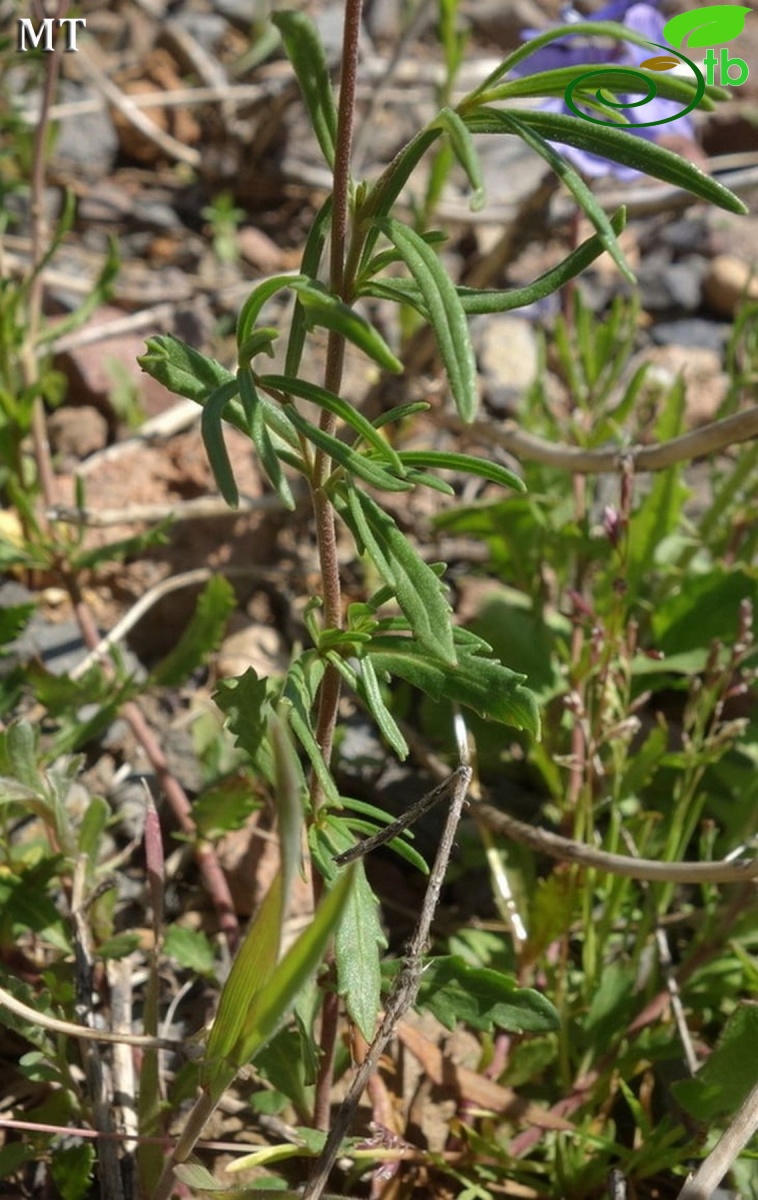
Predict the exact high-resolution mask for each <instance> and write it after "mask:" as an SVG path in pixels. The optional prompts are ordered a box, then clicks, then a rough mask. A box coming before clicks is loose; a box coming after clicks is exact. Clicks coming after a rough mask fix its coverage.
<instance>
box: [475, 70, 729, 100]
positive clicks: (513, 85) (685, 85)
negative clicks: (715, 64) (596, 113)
mask: <svg viewBox="0 0 758 1200" xmlns="http://www.w3.org/2000/svg"><path fill="white" fill-rule="evenodd" d="M621 70H624V71H625V75H626V76H627V78H625V79H624V87H623V92H624V93H625V94H626V93H627V92H629V93H635V92H643V93H644V92H647V91H649V83H655V88H656V93H657V95H658V96H660V97H662V98H663V99H665V100H679V101H681V102H682V103H683V104H686V103H687V102H688V101H689V100H691V99H692V94H693V92H694V91H695V87H694V85H693V84H692V83H690V82H689V80H686V79H680V78H679V77H678V76H677V75H663V74H660V73H657V74H655V78H653V75H652V74H651V73H649V72H647V71H645V70H644V69H643V68H641V67H630V68H628V70H627V69H626V68H622V67H610V68H608V69H606V68H604V67H603V66H602V64H600V63H585V64H583V65H582V64H579V65H575V66H570V67H558V68H557V69H556V70H553V71H539V72H537V73H536V74H535V75H523V76H521V77H519V78H517V79H511V80H509V82H508V83H502V84H500V85H499V87H496V88H493V89H492V91H488V92H487V95H486V96H483V97H482V104H491V103H492V102H493V101H495V100H515V99H517V98H518V99H529V98H531V97H535V98H538V97H543V96H563V95H564V94H565V92H566V88H567V87H570V85H571V84H572V83H573V82H574V80H575V79H576V78H577V77H578V76H580V75H584V74H587V73H589V72H592V80H591V82H588V83H587V87H588V88H591V89H592V91H593V92H595V91H596V90H597V89H598V88H607V89H610V90H611V91H613V90H616V91H620V90H622V89H621V88H620V87H619V86H618V83H619V75H618V72H619V71H621ZM648 81H649V82H648ZM726 95H727V93H726V92H725V91H724V89H723V88H717V87H708V88H706V91H705V94H704V96H703V97H702V99H701V100H700V102H699V104H698V108H701V109H703V110H708V111H710V110H712V109H713V108H715V104H714V100H716V99H725V98H726Z"/></svg>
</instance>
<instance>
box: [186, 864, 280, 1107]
mask: <svg viewBox="0 0 758 1200" xmlns="http://www.w3.org/2000/svg"><path fill="white" fill-rule="evenodd" d="M283 917H284V890H283V885H282V876H281V874H277V876H276V878H275V879H274V882H273V883H272V884H271V887H270V888H269V890H268V892H267V893H266V896H265V898H264V900H263V903H262V904H261V906H260V908H259V909H258V912H257V914H256V916H255V918H254V919H253V921H252V922H251V924H250V928H249V929H248V931H247V934H246V936H245V940H244V941H243V943H242V945H241V946H240V948H239V950H238V952H237V954H236V956H235V959H234V962H233V963H232V969H231V971H230V972H229V975H228V976H227V979H226V983H225V984H224V986H223V988H222V989H221V996H220V999H219V1003H218V1010H217V1012H216V1016H215V1019H214V1021H213V1025H212V1027H211V1031H210V1033H209V1035H208V1042H207V1045H206V1053H205V1058H204V1060H203V1063H202V1066H201V1069H200V1082H201V1086H203V1087H207V1088H208V1089H209V1091H210V1094H211V1097H212V1098H214V1099H217V1098H218V1097H219V1096H220V1095H221V1093H222V1092H223V1090H224V1088H225V1087H227V1086H228V1084H229V1082H230V1078H234V1075H235V1074H236V1072H237V1070H238V1069H239V1068H240V1067H241V1066H243V1065H244V1063H246V1062H247V1061H248V1057H244V1056H243V1050H244V1048H245V1046H246V1045H247V1043H248V1042H249V1041H250V1040H251V1038H253V1037H254V1036H255V1030H256V1012H257V1002H258V1001H259V999H260V993H261V992H262V990H263V989H264V988H265V986H266V984H267V983H268V982H269V980H270V979H271V978H272V976H273V974H274V971H275V969H276V961H277V959H278V957H279V944H280V940H281V931H282V920H283Z"/></svg>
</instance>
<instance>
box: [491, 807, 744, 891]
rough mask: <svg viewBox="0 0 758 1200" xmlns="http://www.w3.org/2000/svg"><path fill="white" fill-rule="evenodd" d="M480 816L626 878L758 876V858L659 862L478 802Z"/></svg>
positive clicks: (516, 837) (566, 858) (543, 849)
mask: <svg viewBox="0 0 758 1200" xmlns="http://www.w3.org/2000/svg"><path fill="white" fill-rule="evenodd" d="M476 819H477V821H481V823H482V824H483V825H486V827H487V828H488V829H491V830H492V832H493V833H499V834H501V835H502V836H503V837H506V838H510V839H511V841H514V842H519V843H520V844H521V845H523V846H529V847H530V848H531V849H532V850H536V851H537V853H538V854H546V855H548V857H550V858H558V859H561V860H562V861H563V862H573V863H578V864H579V866H581V867H591V868H593V869H594V870H596V871H605V872H607V873H608V874H609V875H622V876H624V877H625V878H626V879H640V880H648V881H650V882H651V883H676V884H682V883H695V884H703V883H744V882H745V880H748V879H758V858H748V859H742V860H741V861H739V862H704V863H703V862H701V863H688V862H659V861H657V860H656V859H651V858H631V857H627V856H625V855H623V854H609V853H608V852H607V851H606V850H595V849H594V848H593V847H592V846H585V845H583V844H582V843H581V842H574V841H572V840H571V839H570V838H565V837H561V836H560V835H559V834H557V833H551V832H550V831H549V830H547V829H541V828H540V827H539V826H536V825H527V824H525V822H524V821H518V820H517V819H516V818H515V817H512V816H510V815H509V814H508V813H506V812H503V811H502V809H499V808H493V807H492V805H490V804H477V806H476Z"/></svg>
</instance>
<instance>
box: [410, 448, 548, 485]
mask: <svg viewBox="0 0 758 1200" xmlns="http://www.w3.org/2000/svg"><path fill="white" fill-rule="evenodd" d="M400 458H401V459H402V461H403V466H405V467H431V468H432V469H433V470H436V471H442V470H446V471H465V472H466V474H467V475H477V476H479V478H481V479H489V480H490V481H491V482H492V483H498V484H500V486H501V487H507V488H513V489H514V490H515V491H517V492H525V491H526V484H525V483H524V481H523V479H520V478H519V477H518V475H515V474H514V473H513V471H509V470H508V469H507V467H501V466H500V465H499V463H493V462H488V461H487V459H485V458H477V457H476V456H475V455H473V454H451V453H448V451H446V450H403V451H401V453H400Z"/></svg>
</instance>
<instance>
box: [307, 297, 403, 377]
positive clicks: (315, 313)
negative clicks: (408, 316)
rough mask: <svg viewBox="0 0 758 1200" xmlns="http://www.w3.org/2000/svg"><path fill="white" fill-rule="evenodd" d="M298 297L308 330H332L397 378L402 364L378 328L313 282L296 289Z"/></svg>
mask: <svg viewBox="0 0 758 1200" xmlns="http://www.w3.org/2000/svg"><path fill="white" fill-rule="evenodd" d="M297 294H298V299H299V300H300V303H301V304H302V306H303V309H304V311H305V319H306V324H307V325H308V326H309V327H311V328H312V327H313V326H314V325H321V326H323V328H324V329H331V330H332V331H333V332H334V333H339V334H341V335H342V337H344V338H347V340H348V341H349V342H352V343H353V345H355V346H358V348H359V349H360V350H363V352H364V354H367V355H368V356H369V358H372V359H373V360H374V362H375V363H378V365H379V366H380V367H382V368H383V369H384V370H385V371H392V372H393V373H394V374H396V375H399V374H401V373H402V370H403V364H402V363H401V362H400V359H399V358H397V357H396V356H395V355H394V354H393V353H392V351H391V350H390V348H389V346H388V345H387V343H386V342H385V340H384V338H383V337H382V335H381V334H380V333H379V331H378V329H375V328H374V326H373V325H371V324H370V323H369V322H368V321H367V320H366V318H365V317H362V316H361V314H360V313H357V312H356V311H355V309H354V308H351V307H350V305H349V304H344V303H343V301H342V300H340V299H338V297H337V296H332V295H331V294H330V293H329V292H326V291H324V290H323V289H322V288H321V287H319V286H318V285H317V284H315V283H311V284H308V285H307V286H302V285H301V286H299V287H298V288H297Z"/></svg>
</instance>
